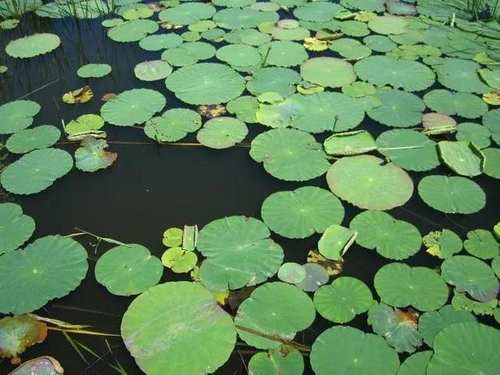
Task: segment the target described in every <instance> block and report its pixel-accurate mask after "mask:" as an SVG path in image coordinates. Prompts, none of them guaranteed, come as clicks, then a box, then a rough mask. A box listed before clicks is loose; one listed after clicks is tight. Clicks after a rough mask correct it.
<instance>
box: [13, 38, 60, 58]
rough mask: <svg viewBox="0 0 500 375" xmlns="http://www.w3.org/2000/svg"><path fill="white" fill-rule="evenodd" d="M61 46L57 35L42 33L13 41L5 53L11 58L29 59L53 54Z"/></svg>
mask: <svg viewBox="0 0 500 375" xmlns="http://www.w3.org/2000/svg"><path fill="white" fill-rule="evenodd" d="M60 44H61V39H59V37H58V36H57V35H56V34H50V33H40V34H33V35H29V36H25V37H22V38H19V39H16V40H12V41H10V42H9V44H7V46H6V47H5V52H6V53H7V55H9V56H11V57H17V58H20V59H28V58H31V57H35V56H38V55H44V54H46V53H49V52H52V51H53V50H55V49H56V48H57V47H59V45H60Z"/></svg>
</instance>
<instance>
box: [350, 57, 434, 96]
mask: <svg viewBox="0 0 500 375" xmlns="http://www.w3.org/2000/svg"><path fill="white" fill-rule="evenodd" d="M354 71H355V72H356V74H357V75H358V77H359V78H360V79H362V80H364V81H368V82H370V83H373V84H374V85H377V86H384V85H390V86H392V87H393V88H395V89H397V88H403V89H404V90H406V91H420V90H424V89H426V88H428V87H430V86H432V84H433V83H434V78H435V77H434V72H433V71H432V70H431V69H430V68H428V67H427V66H425V65H423V64H421V63H419V62H416V61H409V60H396V59H394V58H392V57H388V56H369V57H367V58H365V59H362V60H360V61H358V62H357V63H356V64H354Z"/></svg>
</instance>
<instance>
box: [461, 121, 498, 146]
mask: <svg viewBox="0 0 500 375" xmlns="http://www.w3.org/2000/svg"><path fill="white" fill-rule="evenodd" d="M490 136H491V133H490V131H489V129H488V128H487V127H486V126H482V125H479V124H475V123H473V122H463V123H461V124H458V126H457V132H456V134H455V137H456V139H457V141H468V142H471V143H473V144H474V146H476V147H477V148H479V149H484V148H486V147H488V146H489V145H490V144H491V141H490Z"/></svg>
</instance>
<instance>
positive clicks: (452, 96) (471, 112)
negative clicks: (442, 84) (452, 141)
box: [424, 89, 488, 119]
mask: <svg viewBox="0 0 500 375" xmlns="http://www.w3.org/2000/svg"><path fill="white" fill-rule="evenodd" d="M424 102H425V104H426V105H427V106H428V107H429V108H430V109H432V110H433V111H435V112H439V113H444V114H445V115H459V116H461V117H465V118H468V119H473V118H477V117H480V116H482V115H484V114H485V113H486V112H487V111H488V106H487V105H486V104H485V103H484V102H483V101H482V100H481V98H479V97H478V96H476V95H473V94H469V93H464V92H456V93H453V92H451V91H448V90H442V89H437V90H432V91H431V92H429V93H427V94H425V95H424Z"/></svg>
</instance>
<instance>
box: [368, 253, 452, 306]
mask: <svg viewBox="0 0 500 375" xmlns="http://www.w3.org/2000/svg"><path fill="white" fill-rule="evenodd" d="M445 262H446V261H445ZM374 284H375V289H376V290H377V293H378V295H379V296H380V298H381V300H382V302H385V303H387V304H388V305H391V306H395V307H407V306H410V305H411V306H413V307H415V308H417V309H418V310H420V311H432V310H436V309H438V308H440V307H441V306H443V305H444V304H445V303H446V301H447V300H448V287H447V286H446V284H445V283H444V281H443V280H442V279H441V277H440V276H439V275H438V274H437V273H436V272H434V271H433V270H431V269H430V268H426V267H410V266H408V265H406V264H403V263H390V264H387V265H385V266H383V267H382V268H380V269H379V270H378V271H377V273H376V274H375V278H374Z"/></svg>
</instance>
